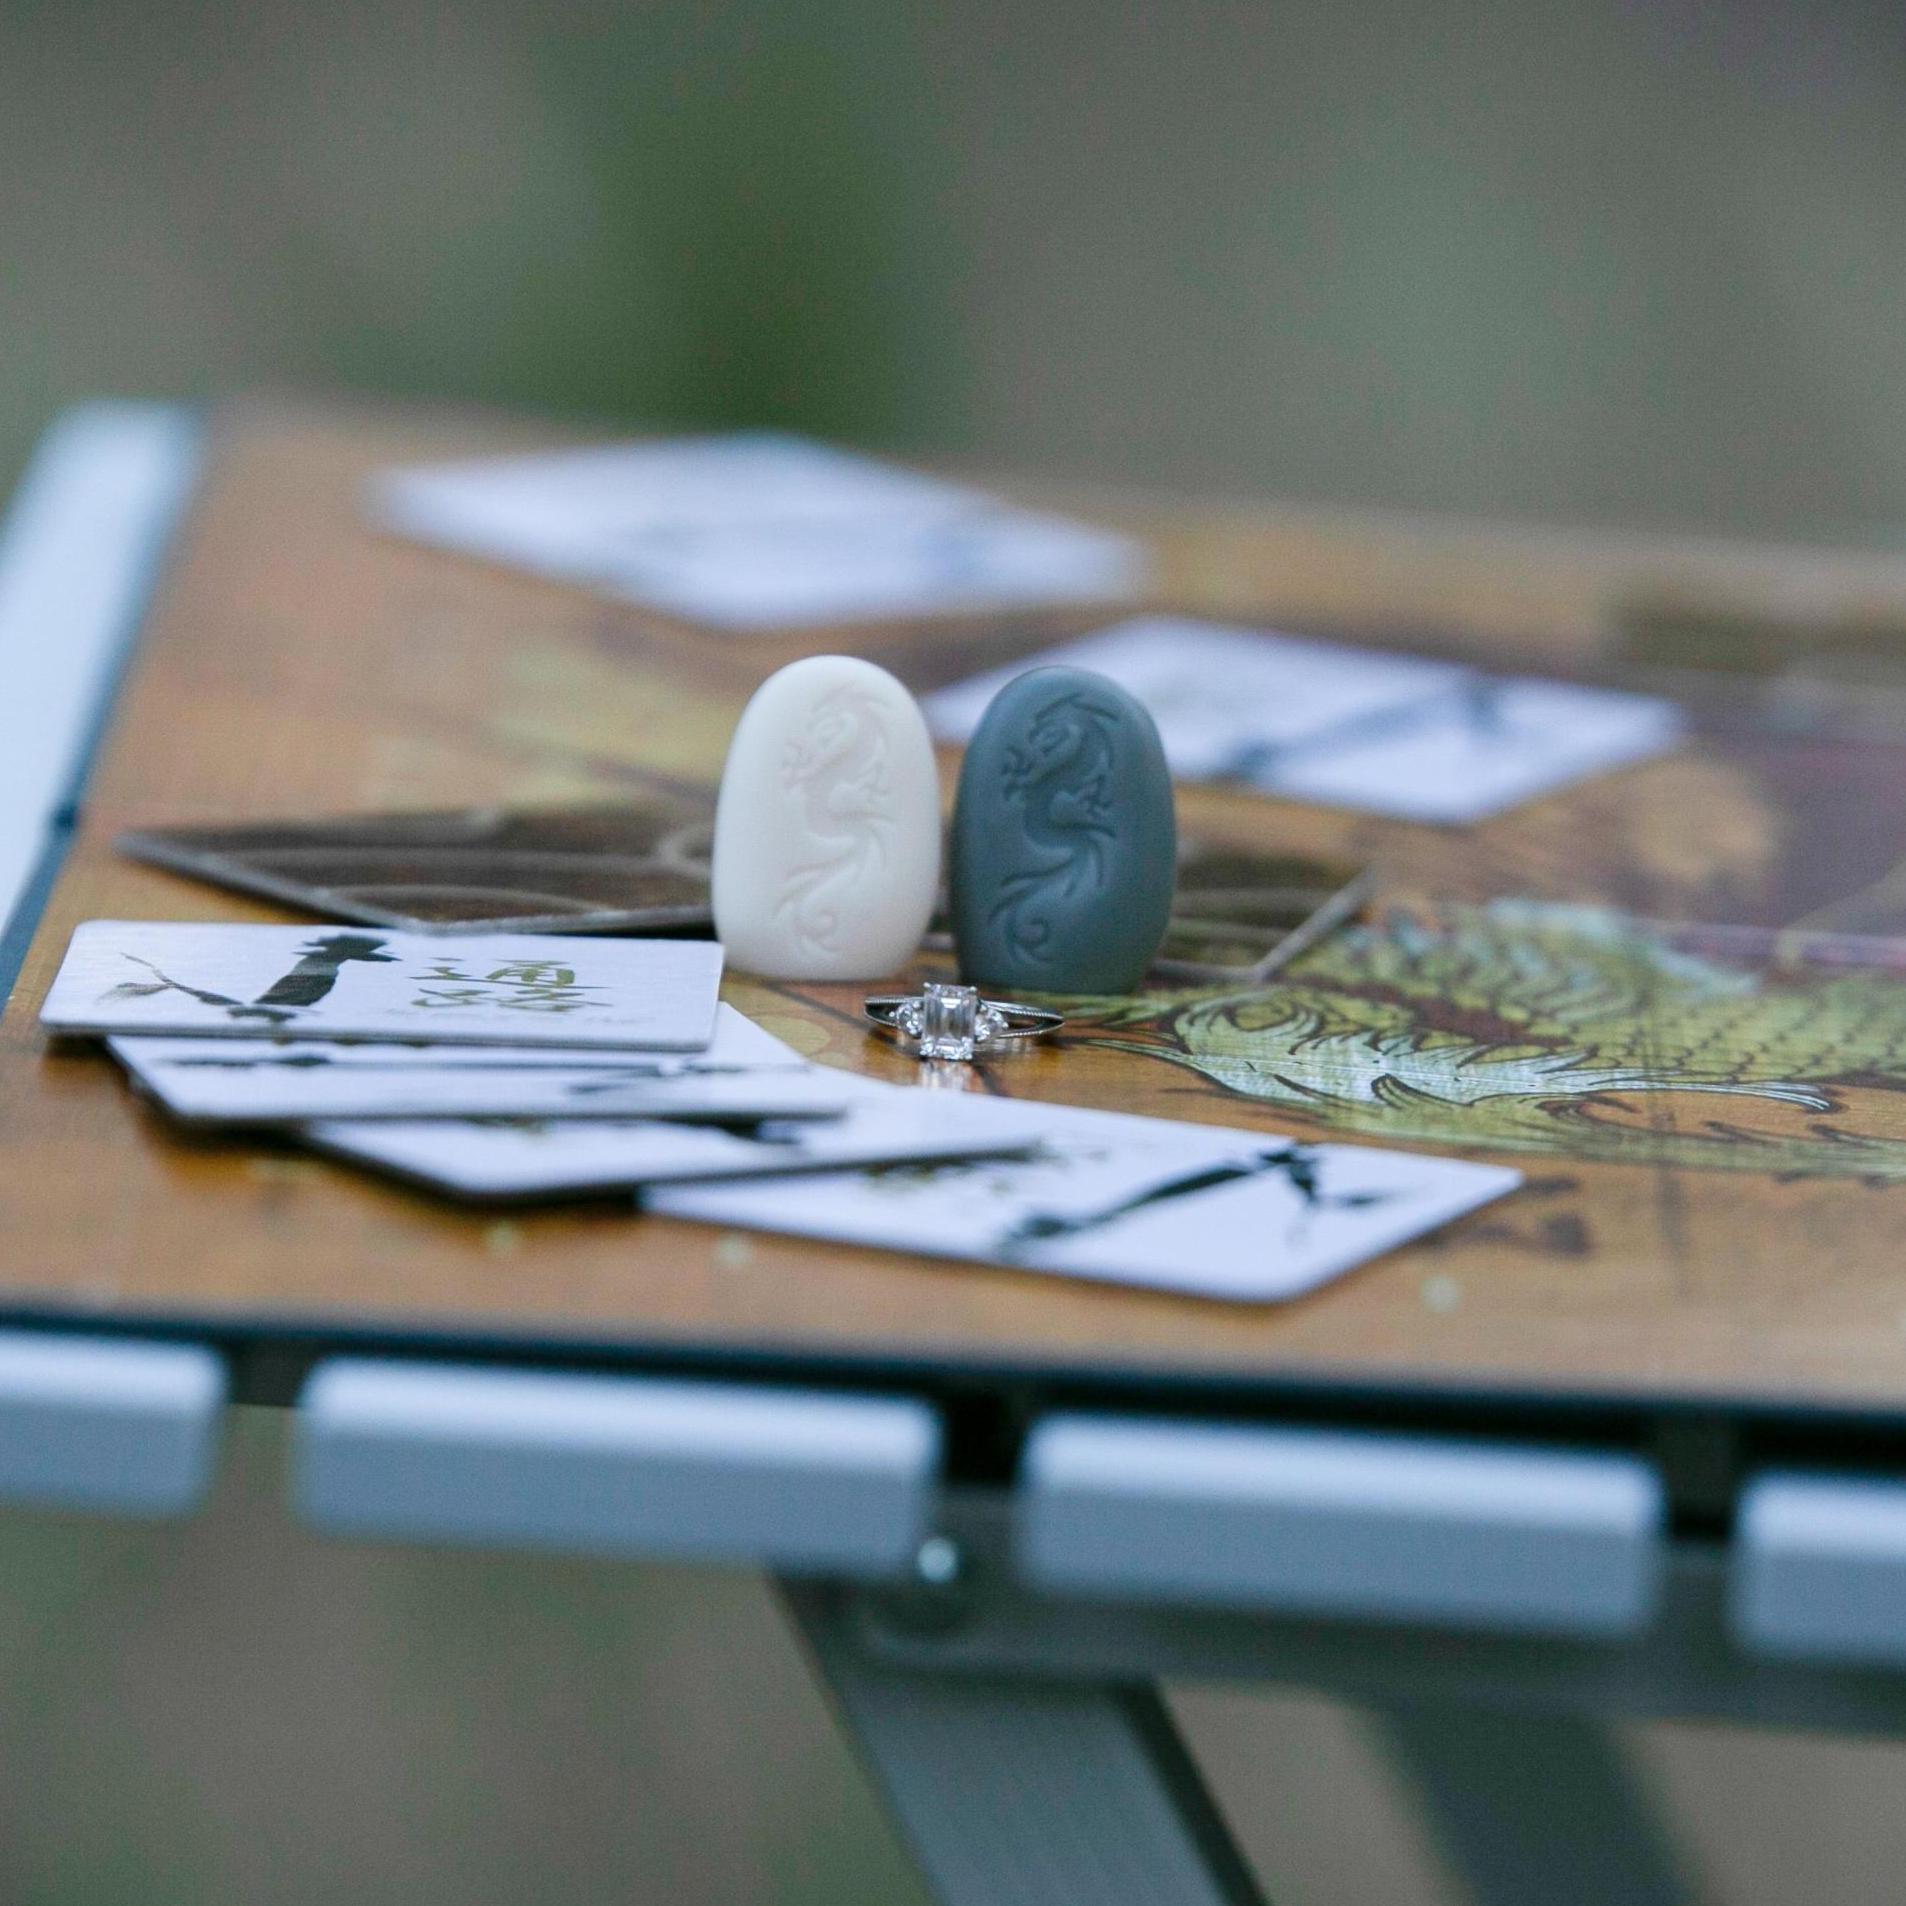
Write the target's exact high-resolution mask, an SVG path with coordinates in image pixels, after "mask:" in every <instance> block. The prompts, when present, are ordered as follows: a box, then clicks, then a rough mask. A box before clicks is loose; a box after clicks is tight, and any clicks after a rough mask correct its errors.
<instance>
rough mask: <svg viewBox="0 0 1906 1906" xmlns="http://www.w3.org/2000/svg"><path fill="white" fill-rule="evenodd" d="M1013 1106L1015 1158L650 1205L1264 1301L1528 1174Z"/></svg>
mask: <svg viewBox="0 0 1906 1906" xmlns="http://www.w3.org/2000/svg"><path fill="white" fill-rule="evenodd" d="M995 1103H999V1101H995ZM1013 1109H1015V1110H1017V1111H1033V1112H1035V1113H1036V1115H1037V1117H1038V1120H1039V1125H1040V1145H1039V1150H1038V1152H1037V1153H1036V1154H1034V1155H1033V1156H1031V1157H1029V1158H1026V1159H1022V1160H1018V1161H1012V1160H1007V1161H1003V1162H997V1163H988V1164H978V1163H961V1164H949V1165H939V1166H919V1165H915V1166H896V1167H893V1168H891V1169H888V1170H883V1171H870V1172H859V1173H854V1174H852V1175H848V1174H842V1173H834V1174H830V1175H829V1176H826V1177H821V1178H810V1179H803V1180H802V1181H801V1182H800V1183H799V1184H777V1183H769V1182H766V1181H763V1182H761V1183H756V1184H745V1185H727V1186H722V1187H720V1188H719V1189H709V1190H703V1189H689V1190H659V1191H656V1192H653V1193H650V1194H648V1195H647V1196H646V1197H645V1198H644V1204H645V1206H646V1207H647V1208H648V1209H651V1210H655V1211H662V1212H667V1213H669V1214H670V1215H672V1216H675V1217H682V1218H698V1219H701V1220H703V1221H705V1222H707V1223H710V1224H726V1225H739V1226H741V1227H743V1228H748V1229H755V1230H762V1231H785V1232H792V1233H794V1234H796V1235H798V1236H802V1237H816V1238H831V1239H835V1240H838V1241H840V1242H842V1243H851V1244H874V1245H882V1246H885V1247H886V1248H887V1249H889V1250H896V1251H917V1252H920V1253H922V1254H923V1255H926V1256H929V1257H955V1258H971V1259H975V1260H977V1261H979V1262H981V1263H987V1264H1004V1265H1012V1266H1015V1267H1018V1268H1020V1269H1024V1270H1032V1271H1053V1272H1058V1273H1060V1274H1062V1275H1065V1276H1069V1277H1085V1278H1094V1279H1100V1280H1104V1281H1107V1282H1112V1283H1120V1284H1139V1285H1147V1286H1151V1287H1153V1288H1156V1289H1159V1290H1167V1291H1180V1292H1184V1293H1186V1294H1188V1295H1193V1296H1199V1297H1219V1298H1230V1299H1234V1300H1238V1301H1243V1302H1252V1303H1264V1302H1269V1301H1273V1300H1276V1299H1281V1298H1289V1297H1296V1296H1299V1295H1301V1294H1302V1293H1303V1292H1305V1291H1309V1290H1314V1289H1315V1288H1316V1287H1317V1286H1318V1285H1319V1284H1322V1283H1325V1282H1327V1281H1328V1280H1329V1279H1330V1278H1333V1277H1335V1276H1338V1275H1339V1274H1340V1273H1342V1272H1344V1271H1346V1270H1349V1269H1350V1268H1351V1267H1352V1266H1353V1265H1357V1264H1361V1263H1363V1262H1365V1261H1366V1260H1367V1259H1369V1258H1373V1257H1375V1256H1377V1255H1378V1254H1379V1253H1381V1252H1384V1251H1387V1250H1390V1249H1392V1248H1393V1247H1394V1246H1396V1245H1399V1244H1402V1243H1405V1242H1407V1241H1408V1240H1409V1239H1411V1238H1415V1237H1420V1236H1422V1234H1423V1233H1424V1232H1426V1231H1432V1230H1434V1229H1435V1228H1436V1227H1437V1226H1438V1225H1441V1224H1446V1223H1448V1222H1449V1220H1450V1219H1452V1218H1455V1217H1459V1216H1461V1215H1462V1214H1463V1213H1464V1212H1466V1211H1471V1210H1474V1209H1475V1207H1476V1206H1478V1205H1482V1204H1487V1203H1488V1202H1489V1201H1490V1200H1491V1199H1493V1198H1499V1197H1501V1196H1502V1195H1503V1194H1504V1193H1505V1192H1507V1191H1511V1190H1513V1189H1514V1188H1515V1186H1517V1185H1518V1184H1520V1183H1521V1182H1522V1174H1521V1173H1520V1172H1517V1171H1512V1170H1509V1169H1508V1168H1506V1167H1504V1166H1500V1165H1475V1164H1469V1163H1466V1162H1464V1161H1462V1160H1459V1159H1453V1158H1425V1157H1420V1156H1416V1155H1412V1154H1406V1153H1402V1152H1387V1151H1375V1150H1371V1149H1369V1148H1368V1147H1365V1146H1360V1145H1299V1144H1293V1143H1292V1142H1290V1141H1289V1140H1287V1139H1281V1138H1275V1137H1271V1136H1269V1135H1267V1134H1265V1133H1261V1132H1240V1131H1226V1130H1224V1129H1222V1128H1219V1127H1214V1126H1207V1125H1185V1124H1179V1123H1176V1122H1174V1121H1172V1120H1168V1119H1155V1118H1139V1117H1134V1116H1132V1115H1130V1114H1127V1113H1123V1112H1097V1111H1087V1110H1083V1109H1081V1108H1078V1107H1073V1106H1059V1105H1041V1106H1037V1107H1032V1106H1027V1105H1025V1104H1023V1103H1022V1104H1016V1105H1015V1106H1014V1108H1013Z"/></svg>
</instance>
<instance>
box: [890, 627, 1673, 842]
mask: <svg viewBox="0 0 1906 1906" xmlns="http://www.w3.org/2000/svg"><path fill="white" fill-rule="evenodd" d="M1055 662H1062V663H1066V664H1069V665H1071V666H1073V667H1077V668H1087V669H1092V670H1095V671H1096V672H1098V673H1099V674H1102V675H1108V676H1110V677H1111V678H1112V679H1113V680H1114V681H1116V682H1118V683H1119V684H1120V685H1121V686H1123V687H1124V688H1126V689H1128V690H1129V691H1130V692H1131V693H1132V694H1133V695H1135V696H1136V697H1137V698H1138V700H1139V701H1141V702H1143V703H1144V705H1145V706H1146V708H1147V709H1148V710H1149V711H1150V712H1151V714H1152V717H1153V719H1154V720H1156V721H1157V723H1158V731H1159V737H1160V739H1161V740H1162V741H1163V742H1164V745H1165V756H1166V759H1167V760H1168V761H1169V762H1170V764H1171V769H1172V772H1173V773H1174V774H1176V775H1179V776H1180V777H1182V778H1184V779H1187V780H1226V779H1229V780H1240V781H1247V782H1249V783H1250V784H1251V785H1252V786H1253V787H1256V788H1259V789H1261V790H1262V791H1263V792H1265V793H1266V794H1275V795H1280V796H1283V797H1284V798H1286V799H1289V800H1298V801H1314V802H1317V803H1319V804H1321V805H1325V806H1330V807H1343V808H1350V809H1354V810H1355V811H1357V812H1359V813H1365V814H1387V815H1392V816H1395V817H1397V818H1398V819H1402V820H1417V821H1435V822H1441V823H1445V824H1457V823H1462V822H1467V821H1477V820H1483V819H1486V818H1487V817H1488V816H1489V815H1491V814H1499V813H1501V812H1503V811H1504V810H1505V809H1507V808H1510V807H1513V806H1515V805H1516V804H1517V803H1518V802H1521V801H1526V800H1530V799H1532V798H1533V797H1535V796H1536V795H1538V794H1544V793H1547V792H1549V791H1550V790H1551V789H1554V788H1558V787H1565V786H1567V785H1568V784H1569V783H1571V782H1574V781H1579V780H1582V779H1584V778H1585V777H1586V776H1588V775H1591V774H1599V773H1604V772H1606V771H1608V770H1610V769H1613V768H1618V767H1625V766H1627V765H1628V764H1629V763H1631V762H1634V761H1639V760H1644V759H1646V758H1647V757H1649V756H1651V755H1655V754H1660V753H1663V752H1665V751H1666V750H1667V749H1669V748H1672V747H1673V746H1675V744H1676V743H1677V742H1678V741H1679V740H1680V739H1681V737H1682V735H1683V733H1684V731H1685V723H1684V721H1683V718H1682V715H1681V711H1680V710H1679V709H1678V708H1677V707H1675V705H1674V704H1673V703H1672V702H1666V701H1662V700H1659V699H1658V698H1656V697H1654V696H1651V695H1631V694H1624V693H1620V692H1617V691H1615V690H1611V689H1602V688H1584V687H1579V686H1577V685H1575V684H1573V683H1567V682H1549V681H1541V680H1536V679H1532V678H1525V677H1513V676H1497V675H1489V674H1485V673H1482V672H1480V671H1478V670H1474V669H1467V668H1461V667H1458V666H1456V665H1455V664H1453V663H1447V662H1435V661H1428V660H1424V659H1422V658H1419V657H1413V656H1399V655H1391V654H1388V653H1385V652H1382V651H1379V650H1375V649H1360V648H1353V647H1349V646H1346V645H1344V644H1341V643H1331V642H1313V641H1300V640H1299V639H1297V638H1296V637H1294V636H1288V635H1275V634H1271V633H1268V632H1256V631H1251V630H1248V629H1236V628H1217V627H1213V626H1212V625H1210V624H1208V623H1202V622H1192V621H1184V620H1180V619H1178V618H1175V617H1170V616H1146V617H1141V618H1139V619H1138V620H1135V621H1131V622H1125V623H1121V624H1119V625H1118V626H1117V627H1115V628H1111V629H1107V630H1104V631H1102V632H1101V633H1100V634H1097V635H1091V636H1087V637H1085V638H1084V639H1083V640H1081V641H1078V642H1070V643H1066V644H1064V645H1063V646H1061V647H1058V648H1054V649H1048V650H1046V651H1044V652H1043V653H1041V654H1038V655H1032V656H1028V657H1027V658H1026V659H1025V660H1024V661H1022V662H1019V663H1015V664H1013V665H1011V666H1010V667H1007V668H1002V669H994V670H991V671H989V672H988V673H987V674H985V675H981V676H975V677H974V678H973V679H971V680H970V681H965V682H959V683H956V684H954V685H953V686H952V687H951V688H945V689H942V690H940V691H939V692H938V693H936V694H933V695H929V696H928V697H927V698H926V702H925V708H926V712H927V719H928V722H929V724H930V725H931V726H932V728H933V731H934V733H935V734H936V735H938V736H939V737H940V738H941V739H942V740H945V741H964V740H966V739H967V738H968V737H969V736H970V735H971V733H972V731H973V729H974V727H975V726H976V725H977V724H978V721H979V718H980V716H981V715H982V714H983V713H984V712H985V709H986V706H987V704H988V702H990V701H991V699H992V697H993V695H994V694H996V693H997V692H998V690H999V689H1000V688H1002V687H1004V686H1005V684H1006V683H1007V682H1008V681H1010V680H1011V679H1012V678H1013V677H1014V676H1016V675H1020V674H1023V673H1024V672H1025V671H1026V670H1027V669H1029V668H1038V667H1041V666H1043V665H1046V664H1049V663H1055Z"/></svg>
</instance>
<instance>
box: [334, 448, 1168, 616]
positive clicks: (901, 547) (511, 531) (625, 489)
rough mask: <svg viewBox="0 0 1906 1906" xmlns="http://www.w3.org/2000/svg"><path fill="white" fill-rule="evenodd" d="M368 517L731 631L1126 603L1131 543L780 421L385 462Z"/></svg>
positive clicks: (1136, 572) (1140, 575)
mask: <svg viewBox="0 0 1906 1906" xmlns="http://www.w3.org/2000/svg"><path fill="white" fill-rule="evenodd" d="M371 506H372V511H373V514H374V515H375V516H376V517H377V518H378V520H379V521H380V522H381V523H382V524H383V525H384V526H385V527H386V528H389V529H392V530H394V531H396V532H397V533H398V534H400V535H403V536H408V537H411V538H413V539H415V540H417V541H421V542H428V543H434V544H439V545H442V546H444V547H448V548H452V549H456V550H460V551H463V552H464V553H466V554H472V555H477V556H482V557H487V558H489V559H490V560H492V561H497V562H506V563H514V564H518V565H520V566H522V567H524V568H527V569H533V570H536V571H538V572H539V573H541V574H544V575H550V576H555V577H557V578H559V579H561V580H563V581H568V582H576V583H581V584H584V585H586V586H588V587H591V588H595V589H599V590H603V591H605V592H607V593H608V594H611V595H615V596H621V597H624V598H627V599H628V600H630V601H634V602H642V603H647V604H650V605H652V606H654V607H656V608H659V609H662V610H665V611H667V612H668V613H670V614H673V615H679V616H683V617H686V618H688V619H690V620H692V621H697V622H703V623H710V624H713V625H715V626H717V627H720V628H725V629H730V630H735V631H743V632H745V631H749V630H757V629H768V628H775V627H784V626H800V625H804V624H816V623H829V622H848V621H859V620H881V619H884V618H892V617H904V616H920V615H940V614H949V613H965V612H970V611H976V610H987V609H1002V608H1015V607H1030V606H1036V605H1039V604H1048V603H1050V604H1061V603H1074V602H1117V601H1121V600H1124V599H1126V598H1128V597H1129V596H1131V595H1132V594H1133V593H1134V592H1135V591H1136V590H1137V589H1138V588H1139V587H1141V586H1142V584H1143V583H1144V581H1145V578H1146V575H1147V571H1148V566H1149V565H1148V559H1147V556H1146V553H1145V551H1144V548H1143V546H1142V545H1140V544H1138V543H1135V542H1133V541H1132V540H1131V539H1130V538H1129V537H1124V536H1119V535H1115V534H1113V533H1111V532H1109V531H1106V530H1100V529H1094V528H1092V527H1090V526H1089V525H1086V524H1083V523H1074V522H1070V521H1067V520H1065V519H1063V518H1059V517H1053V516H1045V515H1041V514H1038V513H1035V512H1033V511H1029V510H1022V509H1017V508H1014V507H1013V506H1011V505H1009V504H1006V503H1004V502H1001V501H1000V500H999V499H997V498H995V497H990V496H988V495H986V494H985V493H984V492H983V491H979V490H973V489H969V488H967V487H966V486H964V485H962V484H957V483H948V482H945V481H942V480H940V479H938V478H935V477H928V476H923V475H921V474H919V473H918V472H915V471H910V470H903V469H900V468H897V467H895V466H892V465H888V464H884V463H879V462H876V461H874V460H872V459H869V458H865V457H857V456H852V455H849V454H848V453H846V452H844V451H840V450H834V449H831V448H829V447H828V446H826V445H824V444H818V443H812V442H808V441H806V440H805V439H802V438H799V437H790V436H782V435H778V434H775V433H771V432H759V433H741V434H736V435H733V436H721V437H691V438H684V439H678V440H676V441H672V442H658V443H629V444H607V445H602V446H598V447H595V448H592V449H586V450H569V451H560V452H556V453H554V454H546V455H540V456H529V457H512V458H503V459H486V460H483V461H480V462H470V463H456V464H446V465H438V466H433V467H425V468H417V469H406V470H396V471H391V472H388V473H386V474H385V475H384V476H383V477H382V478H380V479H379V480H378V481H377V482H376V484H375V485H374V486H373V490H372V496H371Z"/></svg>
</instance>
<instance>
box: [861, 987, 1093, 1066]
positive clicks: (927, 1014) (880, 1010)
mask: <svg viewBox="0 0 1906 1906" xmlns="http://www.w3.org/2000/svg"><path fill="white" fill-rule="evenodd" d="M861 1013H862V1015H863V1017H864V1018H865V1019H866V1021H867V1023H868V1024H869V1025H870V1026H872V1027H873V1028H874V1030H875V1031H876V1032H883V1033H885V1034H886V1035H887V1036H888V1037H889V1038H890V1039H892V1040H893V1042H894V1043H895V1044H896V1045H897V1046H899V1047H900V1048H901V1050H902V1051H903V1052H911V1053H913V1054H915V1055H916V1056H917V1057H919V1058H922V1059H974V1058H981V1057H992V1056H994V1055H996V1054H998V1053H1002V1052H1011V1051H1013V1050H1014V1049H1015V1048H1017V1047H1019V1046H1023V1045H1024V1044H1025V1043H1026V1041H1027V1040H1029V1039H1042V1038H1044V1037H1045V1035H1046V1034H1047V1033H1049V1032H1057V1031H1058V1029H1059V1028H1060V1027H1061V1026H1063V1025H1064V1024H1065V1019H1064V1017H1063V1016H1062V1015H1061V1014H1059V1013H1055V1012H1051V1011H1048V1010H1047V1008H1045V1007H1044V1006H1019V1005H1015V1004H1014V1003H1013V1002H1012V1001H1011V1000H1007V999H981V998H980V996H979V989H978V988H977V987H975V986H940V985H935V984H932V983H929V984H928V986H927V988H926V990H925V991H924V992H920V993H877V994H875V995H874V997H873V998H871V999H868V1000H865V1001H863V1002H862V1005H861Z"/></svg>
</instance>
